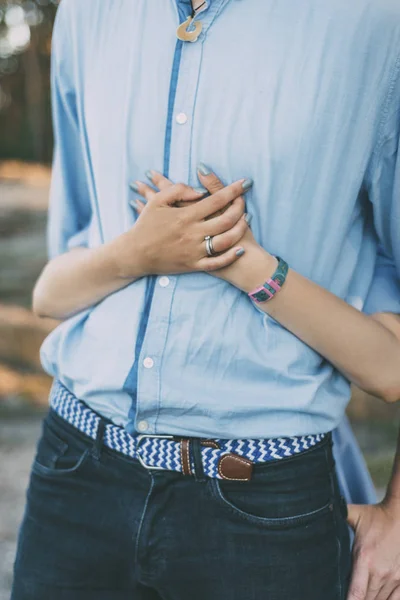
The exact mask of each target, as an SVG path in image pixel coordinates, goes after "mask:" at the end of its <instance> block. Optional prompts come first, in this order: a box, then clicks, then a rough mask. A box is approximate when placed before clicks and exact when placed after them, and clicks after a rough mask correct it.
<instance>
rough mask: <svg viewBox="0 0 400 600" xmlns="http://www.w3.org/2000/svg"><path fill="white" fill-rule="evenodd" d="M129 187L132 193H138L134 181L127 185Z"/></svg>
mask: <svg viewBox="0 0 400 600" xmlns="http://www.w3.org/2000/svg"><path fill="white" fill-rule="evenodd" d="M129 187H130V188H131V189H132V190H133V191H134V192H138V191H139V187H138V185H137V183H135V182H134V181H131V182H130V184H129Z"/></svg>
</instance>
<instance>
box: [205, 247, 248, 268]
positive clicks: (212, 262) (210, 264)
mask: <svg viewBox="0 0 400 600" xmlns="http://www.w3.org/2000/svg"><path fill="white" fill-rule="evenodd" d="M243 254H244V249H243V248H242V247H241V246H235V247H233V248H230V249H229V250H227V251H226V252H224V253H223V254H219V255H218V256H207V257H205V258H201V259H200V260H199V261H198V263H197V268H198V270H199V271H216V270H217V269H223V268H224V267H228V266H229V265H231V264H232V263H234V262H235V261H236V260H238V259H239V258H240V257H241V256H242V255H243Z"/></svg>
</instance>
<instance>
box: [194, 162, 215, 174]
mask: <svg viewBox="0 0 400 600" xmlns="http://www.w3.org/2000/svg"><path fill="white" fill-rule="evenodd" d="M197 169H198V170H199V171H200V173H201V174H202V175H211V173H212V171H211V169H210V167H207V165H205V164H204V163H203V162H201V163H199V164H198V166H197Z"/></svg>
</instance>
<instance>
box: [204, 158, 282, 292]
mask: <svg viewBox="0 0 400 600" xmlns="http://www.w3.org/2000/svg"><path fill="white" fill-rule="evenodd" d="M208 170H209V171H210V173H209V174H208V175H203V174H202V173H201V171H199V172H198V177H199V180H200V181H201V183H202V185H203V186H204V187H205V188H206V189H207V190H208V191H209V192H210V194H215V193H218V191H219V190H221V189H223V188H224V184H223V183H222V181H221V180H220V179H219V178H218V177H217V175H216V174H215V173H213V172H212V171H211V169H208ZM247 222H248V224H249V225H250V222H251V215H248V219H247ZM213 243H214V240H213ZM240 244H241V246H242V247H243V249H244V250H245V254H244V256H243V258H242V259H241V260H240V261H238V262H237V264H236V263H232V264H230V265H227V266H226V267H223V268H221V269H218V270H217V271H214V272H213V273H211V274H212V275H213V276H214V277H218V278H220V279H224V280H225V281H227V282H229V283H231V284H232V285H234V286H235V287H237V288H239V289H241V290H243V291H244V292H250V291H252V290H253V289H254V288H255V287H256V286H258V285H261V284H262V283H263V282H264V281H266V280H267V279H268V277H270V276H271V275H272V274H273V272H274V271H275V268H276V265H277V263H278V261H277V260H276V258H275V257H273V256H272V255H271V254H269V253H268V252H267V251H266V250H265V249H264V248H263V247H262V246H260V244H258V242H257V241H256V240H255V238H254V236H253V233H252V231H251V229H250V227H248V228H247V230H246V232H245V234H244V236H243V237H242V239H241V240H240Z"/></svg>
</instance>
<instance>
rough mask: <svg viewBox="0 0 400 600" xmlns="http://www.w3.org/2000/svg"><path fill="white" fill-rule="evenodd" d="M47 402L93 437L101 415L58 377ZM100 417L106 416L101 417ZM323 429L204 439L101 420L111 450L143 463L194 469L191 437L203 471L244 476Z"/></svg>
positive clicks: (310, 442)
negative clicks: (139, 431) (140, 431)
mask: <svg viewBox="0 0 400 600" xmlns="http://www.w3.org/2000/svg"><path fill="white" fill-rule="evenodd" d="M50 406H51V408H52V409H53V410H54V411H55V412H56V413H57V414H58V415H59V416H60V417H62V418H63V419H64V420H66V421H67V422H68V423H70V424H71V425H73V426H74V427H75V428H77V429H78V430H79V431H81V432H82V433H84V434H85V435H86V436H88V437H90V438H92V439H94V440H95V439H96V438H97V433H98V428H99V425H100V422H101V420H102V418H101V417H100V415H98V414H97V413H96V412H94V411H93V410H92V409H90V408H89V407H88V406H87V405H86V404H85V403H84V402H82V401H81V400H79V399H78V398H76V397H75V396H74V395H73V394H72V393H71V392H70V391H69V390H67V388H66V387H65V386H64V385H63V384H62V383H60V381H58V380H54V382H53V386H52V389H51V392H50ZM103 421H105V420H104V419H103ZM326 435H327V434H325V433H322V434H316V435H304V436H298V437H278V438H266V439H234V440H228V439H220V438H217V439H205V438H185V437H182V436H173V435H146V434H144V435H137V436H132V435H131V434H129V433H128V432H127V431H126V430H125V429H124V428H123V427H119V426H118V425H114V424H113V423H110V422H108V421H106V425H105V429H104V432H103V443H104V444H105V445H106V446H107V447H108V448H110V449H111V450H115V451H116V452H120V453H121V454H124V455H125V456H129V457H131V458H134V459H137V460H139V462H140V463H141V464H142V465H143V466H144V467H145V468H146V469H165V470H169V471H178V472H181V473H183V474H184V475H194V474H195V473H196V474H197V473H198V468H196V466H195V465H196V464H197V467H198V465H199V463H198V461H197V462H196V456H195V453H194V452H193V448H192V445H191V444H192V443H194V441H195V440H197V443H198V446H197V447H198V448H199V455H200V457H201V463H202V465H201V469H202V471H203V474H204V475H206V476H207V477H213V478H217V479H231V480H237V481H244V480H249V479H250V478H251V474H252V469H253V466H254V465H255V464H259V463H265V462H268V461H273V460H282V459H283V458H286V457H288V456H293V455H295V454H300V453H301V452H304V451H305V450H309V449H310V448H312V447H313V446H315V445H316V444H318V443H319V442H321V441H322V440H323V439H324V438H325V437H326Z"/></svg>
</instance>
